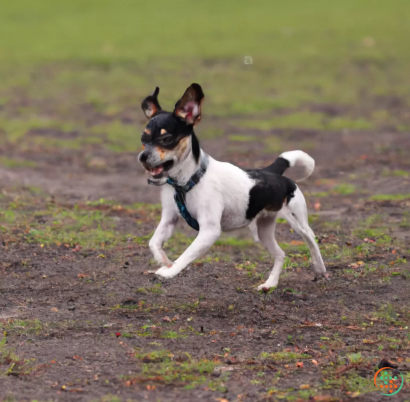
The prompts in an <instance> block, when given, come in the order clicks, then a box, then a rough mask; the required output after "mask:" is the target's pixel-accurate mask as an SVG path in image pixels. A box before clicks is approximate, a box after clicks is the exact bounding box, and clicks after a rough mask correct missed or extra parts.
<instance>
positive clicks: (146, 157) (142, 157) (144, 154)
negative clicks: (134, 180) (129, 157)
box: [140, 152, 148, 162]
mask: <svg viewBox="0 0 410 402" xmlns="http://www.w3.org/2000/svg"><path fill="white" fill-rule="evenodd" d="M147 159H148V155H147V154H146V153H145V152H143V153H142V154H141V155H140V162H146V161H147Z"/></svg>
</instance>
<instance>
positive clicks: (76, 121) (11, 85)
mask: <svg viewBox="0 0 410 402" xmlns="http://www.w3.org/2000/svg"><path fill="white" fill-rule="evenodd" d="M152 14H154V15H155V23H153V22H152V19H151V18H147V16H150V15H152ZM409 16H410V8H409V7H408V6H407V4H406V3H405V2H403V1H401V0H392V1H390V2H382V3H380V4H378V6H377V7H374V4H373V2H372V1H371V0H362V1H360V2H358V1H355V0H346V1H344V2H338V3H334V2H327V1H325V0H312V1H310V2H309V6H306V3H305V2H303V1H302V0H295V1H293V2H270V3H269V2H265V1H263V2H262V1H259V2H258V1H256V3H253V4H249V3H246V2H241V3H238V2H235V1H234V0H218V1H217V0H209V1H207V2H203V3H197V4H195V7H192V4H191V3H190V2H189V1H187V0H176V2H173V3H168V2H166V1H165V0H159V2H157V3H156V4H155V12H154V11H153V8H152V5H151V4H150V3H139V2H138V3H137V2H133V1H131V0H121V1H120V2H117V3H115V4H114V3H112V2H111V1H109V0H98V1H97V0H87V1H84V0H72V1H70V2H55V1H53V0H42V1H37V2H33V1H30V0H20V1H18V2H5V4H4V5H3V6H2V12H1V13H0V37H4V38H8V40H7V41H4V43H3V46H2V48H1V51H0V78H1V80H0V105H1V106H4V107H1V108H0V122H1V123H2V124H1V126H2V130H0V140H1V141H2V142H3V143H4V142H6V143H7V142H9V143H12V144H14V146H15V147H17V148H18V149H21V150H26V151H28V150H32V149H34V150H36V149H39V150H43V151H44V150H55V149H60V148H61V149H71V150H75V151H78V150H80V149H82V148H84V147H91V146H94V147H95V146H98V145H100V146H103V147H105V148H106V149H108V150H111V151H118V152H124V151H125V152H128V151H134V152H135V151H136V150H137V149H138V147H139V145H138V138H139V135H140V132H141V130H142V124H143V122H144V118H143V116H142V113H141V111H140V110H139V106H138V105H139V103H140V101H141V99H142V98H143V97H145V96H146V95H147V94H149V93H151V92H152V90H153V88H154V87H155V86H157V85H158V86H159V87H160V88H161V93H160V102H161V104H162V106H163V107H164V108H167V109H169V108H171V107H173V105H174V104H175V101H176V100H177V99H178V98H179V97H180V96H181V95H182V93H183V91H184V90H185V88H186V87H187V86H188V85H189V84H190V83H191V82H195V81H196V82H199V83H201V84H202V85H203V88H204V91H205V95H206V101H205V104H204V107H203V113H204V117H205V118H206V117H209V116H210V115H219V116H228V117H229V116H232V117H238V116H241V117H242V119H239V120H238V119H234V120H232V121H231V123H232V125H237V126H240V127H241V128H242V129H247V128H258V129H262V130H272V129H274V128H287V129H294V128H303V129H306V128H311V129H320V130H327V131H339V130H344V129H349V130H350V129H352V130H358V131H362V130H367V129H369V128H372V127H376V126H381V127H384V126H385V125H390V126H391V125H393V126H396V127H397V129H400V130H402V129H403V128H406V127H410V123H409V121H407V120H408V119H407V118H406V117H405V116H404V117H403V116H402V115H400V114H398V115H392V114H391V113H389V112H388V111H386V110H384V108H383V107H382V106H377V105H376V107H373V104H372V100H373V99H375V98H376V97H380V96H387V97H390V96H399V97H401V98H403V99H404V100H410V92H409V91H408V89H407V88H408V87H409V84H410V82H409V81H410V78H409V76H408V73H407V72H408V70H409V68H410V48H409V46H408V43H407V40H406V38H407V37H408V36H409V34H410V26H409V24H407V23H406V21H407V20H408V18H409ZM245 56H252V58H253V64H251V65H245V64H244V57H245ZM34 100H35V101H34ZM312 103H314V104H324V103H329V104H335V105H337V104H341V105H346V104H348V105H349V106H350V107H351V108H352V110H356V109H355V108H354V106H355V105H358V106H360V109H357V110H359V111H358V112H355V113H351V112H349V111H347V112H346V113H344V114H343V115H327V114H325V113H323V112H320V111H317V112H311V111H310V110H309V109H306V105H309V104H312ZM10 105H14V106H13V107H10ZM366 105H372V112H371V113H364V114H363V115H360V113H361V111H362V110H363V108H366ZM45 107H46V109H47V113H44V110H45ZM12 109H13V111H12ZM283 109H285V110H286V113H285V114H280V113H279V114H275V115H274V116H272V112H275V111H276V112H277V111H279V112H280V111H281V110H283ZM255 114H257V115H258V116H255ZM358 114H359V115H358ZM251 115H254V116H252V119H251ZM247 116H248V117H247ZM101 117H104V118H103V119H101ZM208 122H210V123H209V124H208V123H206V124H204V125H200V126H199V127H198V133H199V136H200V138H202V136H201V133H203V138H216V137H221V136H222V135H223V132H224V130H223V128H222V127H220V125H219V124H218V123H216V124H214V123H212V122H211V119H208ZM207 124H208V125H207ZM44 130H45V131H44ZM47 130H48V131H47ZM73 133H74V134H75V135H74V137H73ZM251 137H252V136H250V135H249V134H248V133H246V132H244V133H243V134H241V135H240V136H234V137H232V138H231V139H232V140H233V141H247V140H248V139H250V138H251ZM23 139H24V141H22V140H23ZM266 145H267V148H269V150H268V152H273V151H274V152H276V151H280V149H279V148H281V147H280V144H279V145H278V144H277V143H273V144H268V143H267V144H266Z"/></svg>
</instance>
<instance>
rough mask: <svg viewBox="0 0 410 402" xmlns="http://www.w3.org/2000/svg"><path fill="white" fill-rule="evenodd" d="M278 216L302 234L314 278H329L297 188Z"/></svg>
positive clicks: (302, 198)
mask: <svg viewBox="0 0 410 402" xmlns="http://www.w3.org/2000/svg"><path fill="white" fill-rule="evenodd" d="M280 216H282V217H283V218H285V219H286V220H287V221H288V222H289V224H290V226H292V228H293V229H294V230H295V232H296V233H298V234H299V235H300V236H302V238H303V240H304V241H305V242H306V244H307V246H308V247H309V251H310V255H311V256H312V260H313V267H314V270H315V273H316V278H318V277H320V276H323V277H325V278H326V279H329V274H328V273H327V272H326V268H325V264H324V263H323V259H322V255H321V254H320V249H319V246H318V245H317V243H316V240H315V234H314V233H313V230H312V229H311V228H310V226H309V222H308V212H307V206H306V201H305V197H304V196H303V194H302V192H301V191H300V189H299V188H298V189H297V190H296V191H295V196H294V197H293V198H292V199H291V200H290V201H289V204H288V205H286V206H285V207H284V208H282V209H281V211H280Z"/></svg>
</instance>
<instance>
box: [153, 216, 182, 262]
mask: <svg viewBox="0 0 410 402" xmlns="http://www.w3.org/2000/svg"><path fill="white" fill-rule="evenodd" d="M177 222H178V214H177V212H176V211H172V210H167V209H163V211H162V216H161V221H160V223H159V225H158V227H157V229H156V230H155V233H154V236H152V238H151V240H150V242H149V248H150V250H151V252H152V254H153V255H154V258H155V260H156V261H157V262H158V264H160V265H167V266H171V265H172V261H171V260H170V259H169V258H168V257H167V255H166V254H165V251H164V250H163V248H162V247H163V245H164V243H165V242H166V241H167V240H168V239H169V238H170V237H171V236H172V233H173V232H174V229H175V225H176V224H177Z"/></svg>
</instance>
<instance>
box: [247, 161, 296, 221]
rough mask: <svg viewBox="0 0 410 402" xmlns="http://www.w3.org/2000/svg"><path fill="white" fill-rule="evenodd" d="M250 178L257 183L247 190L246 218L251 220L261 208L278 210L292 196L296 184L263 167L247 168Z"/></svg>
mask: <svg viewBox="0 0 410 402" xmlns="http://www.w3.org/2000/svg"><path fill="white" fill-rule="evenodd" d="M246 172H247V173H248V175H249V177H250V178H251V179H254V180H256V182H257V184H256V185H255V186H253V187H252V188H251V190H250V191H249V205H248V209H247V210H246V219H250V220H252V219H253V218H255V216H256V215H257V214H258V213H259V212H261V211H262V210H263V209H265V210H267V211H279V210H280V209H281V208H282V207H283V204H284V202H285V201H286V202H287V203H288V202H289V201H290V200H291V198H292V197H293V196H294V193H295V191H296V188H297V187H296V184H295V183H294V182H293V181H292V180H291V179H289V178H287V177H284V176H281V175H279V174H276V173H270V172H267V171H266V170H263V169H255V170H247V171H246Z"/></svg>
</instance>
